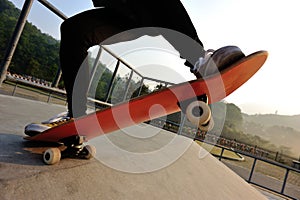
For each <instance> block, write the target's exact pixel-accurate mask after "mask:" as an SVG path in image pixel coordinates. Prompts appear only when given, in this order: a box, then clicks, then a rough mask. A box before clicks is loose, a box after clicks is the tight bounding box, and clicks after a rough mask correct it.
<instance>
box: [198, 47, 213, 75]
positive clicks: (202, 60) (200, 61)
mask: <svg viewBox="0 0 300 200" xmlns="http://www.w3.org/2000/svg"><path fill="white" fill-rule="evenodd" d="M214 51H215V50H213V49H208V50H206V51H205V53H204V56H203V57H200V58H199V59H198V61H197V62H196V63H195V65H194V69H193V71H194V72H199V71H200V69H201V68H202V67H203V66H204V64H205V63H206V62H207V61H208V60H209V59H210V58H211V56H212V54H213V53H214Z"/></svg>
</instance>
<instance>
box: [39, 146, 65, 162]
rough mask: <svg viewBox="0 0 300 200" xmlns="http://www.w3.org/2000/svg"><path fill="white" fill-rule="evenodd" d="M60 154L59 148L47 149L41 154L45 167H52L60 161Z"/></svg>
mask: <svg viewBox="0 0 300 200" xmlns="http://www.w3.org/2000/svg"><path fill="white" fill-rule="evenodd" d="M60 158H61V153H60V150H59V148H50V149H47V150H46V151H45V152H44V154H43V161H44V162H45V163H46V164H47V165H54V164H56V163H58V162H59V161H60Z"/></svg>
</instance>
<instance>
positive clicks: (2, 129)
mask: <svg viewBox="0 0 300 200" xmlns="http://www.w3.org/2000/svg"><path fill="white" fill-rule="evenodd" d="M64 110H65V108H64V107H61V106H56V105H49V104H46V103H42V102H36V101H30V100H26V99H21V98H16V97H11V96H5V95H0V112H1V115H0V124H1V126H0V199H4V200H5V199H79V198H82V199H208V200H209V199H230V200H232V199H256V200H260V199H266V198H265V196H264V195H262V194H261V193H260V192H258V191H257V190H256V189H255V188H254V187H252V186H250V185H249V184H247V183H246V182H245V181H244V180H243V179H242V178H240V177H239V176H238V175H236V174H235V173H234V172H232V171H231V170H230V169H229V168H227V167H226V166H225V165H224V164H222V163H221V162H219V161H218V160H217V159H215V158H214V157H212V156H211V155H210V154H208V153H207V152H206V151H204V150H203V149H201V147H200V146H199V145H197V144H196V143H194V142H193V141H191V140H189V139H187V138H184V137H181V136H175V135H174V134H172V133H169V132H166V131H162V130H159V129H156V128H153V127H149V126H146V125H143V126H137V127H133V128H129V129H126V130H123V131H119V132H114V133H112V134H110V135H107V136H104V137H99V138H97V139H95V140H94V141H93V140H92V141H91V143H93V144H94V145H96V147H97V152H98V153H97V159H92V160H77V159H75V160H74V159H64V160H62V161H61V162H60V163H58V164H57V165H54V166H46V165H44V164H43V162H42V161H41V155H39V154H34V153H31V152H29V151H28V150H32V149H34V148H33V147H34V146H35V145H34V144H33V143H31V142H26V141H24V140H23V133H22V132H23V128H24V126H25V125H26V124H28V123H30V122H32V121H41V120H44V119H47V118H49V117H51V116H53V115H54V114H57V113H59V112H61V111H64Z"/></svg>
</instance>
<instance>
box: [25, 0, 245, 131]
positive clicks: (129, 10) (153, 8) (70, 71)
mask: <svg viewBox="0 0 300 200" xmlns="http://www.w3.org/2000/svg"><path fill="white" fill-rule="evenodd" d="M93 2H94V5H95V6H97V7H99V6H104V8H98V9H93V10H89V11H85V12H83V13H80V14H78V15H75V16H73V17H71V18H69V19H67V20H66V21H65V22H63V24H62V26H61V47H60V62H61V69H62V72H63V80H64V83H65V89H66V92H67V102H68V112H67V114H66V115H63V116H59V117H58V118H57V119H58V120H57V121H55V119H52V121H55V123H54V124H53V123H52V124H51V125H49V121H46V122H44V123H42V124H30V125H28V126H26V128H25V133H26V134H32V133H38V132H41V131H44V130H46V129H48V128H51V127H53V126H55V125H56V124H60V121H62V120H63V121H65V120H68V119H70V118H73V117H79V116H81V115H84V114H85V110H86V92H87V91H86V90H87V87H88V81H89V72H88V69H86V70H85V72H86V73H85V76H84V77H83V80H82V83H80V87H79V90H80V91H76V92H74V93H73V86H74V82H75V79H76V75H77V73H78V70H79V68H80V66H81V64H82V63H83V62H84V60H85V58H86V57H87V50H88V49H89V48H90V47H92V46H94V45H98V44H100V43H102V42H103V41H105V42H106V43H104V44H114V43H118V42H123V41H130V40H134V39H137V38H138V37H141V36H143V35H139V34H136V35H125V37H122V38H114V40H107V39H108V38H110V37H111V36H113V35H116V34H118V33H121V32H124V31H127V30H131V29H134V28H142V27H161V28H165V29H169V30H173V31H177V32H180V33H182V34H185V35H186V36H188V37H190V38H192V39H193V40H194V41H195V43H194V46H191V45H190V44H189V45H187V44H185V43H184V42H180V41H178V38H175V37H174V36H173V35H172V34H168V33H165V32H161V31H160V29H157V30H155V28H154V29H152V30H154V31H151V32H149V33H147V35H150V36H156V35H162V36H163V37H164V38H165V39H166V40H167V41H168V42H169V43H170V44H171V45H172V46H173V47H174V48H175V49H176V50H177V51H178V52H179V53H180V56H181V57H182V58H183V59H186V62H185V64H186V65H187V66H188V67H190V69H191V72H193V73H194V74H195V76H196V77H197V78H200V77H202V76H203V75H205V74H204V72H207V71H209V70H208V69H207V68H209V63H211V62H210V61H211V60H213V61H214V62H216V63H215V64H216V65H217V66H218V67H221V68H222V67H224V66H226V65H228V64H230V63H232V62H234V61H236V60H238V59H240V58H241V57H243V56H244V54H243V53H242V52H241V50H240V49H239V48H238V47H235V46H228V47H223V48H221V49H219V50H217V51H209V52H206V51H205V50H204V48H203V44H202V42H201V41H200V39H199V37H198V35H197V32H196V30H195V28H194V26H193V24H192V22H191V20H190V18H189V16H188V14H187V12H186V10H185V9H184V7H183V5H182V4H181V2H180V1H179V0H164V1H159V0H152V1H140V0H126V1H123V0H109V1H107V2H105V1H104V2H105V3H103V4H101V3H102V2H103V0H98V1H97V0H93ZM99 2H100V4H99ZM168 10H172V12H168ZM209 73H214V71H212V72H209ZM206 75H207V74H206ZM76 89H78V88H77V87H76ZM73 94H75V96H76V101H73ZM73 102H76V105H73ZM74 107H75V108H76V109H73V108H74ZM74 111H75V112H76V113H74ZM57 122H58V123H57Z"/></svg>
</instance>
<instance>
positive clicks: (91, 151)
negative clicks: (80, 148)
mask: <svg viewBox="0 0 300 200" xmlns="http://www.w3.org/2000/svg"><path fill="white" fill-rule="evenodd" d="M84 148H85V149H86V150H87V155H86V156H85V158H86V159H91V158H93V157H95V155H96V147H95V146H92V145H86V146H85V147H84Z"/></svg>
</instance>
